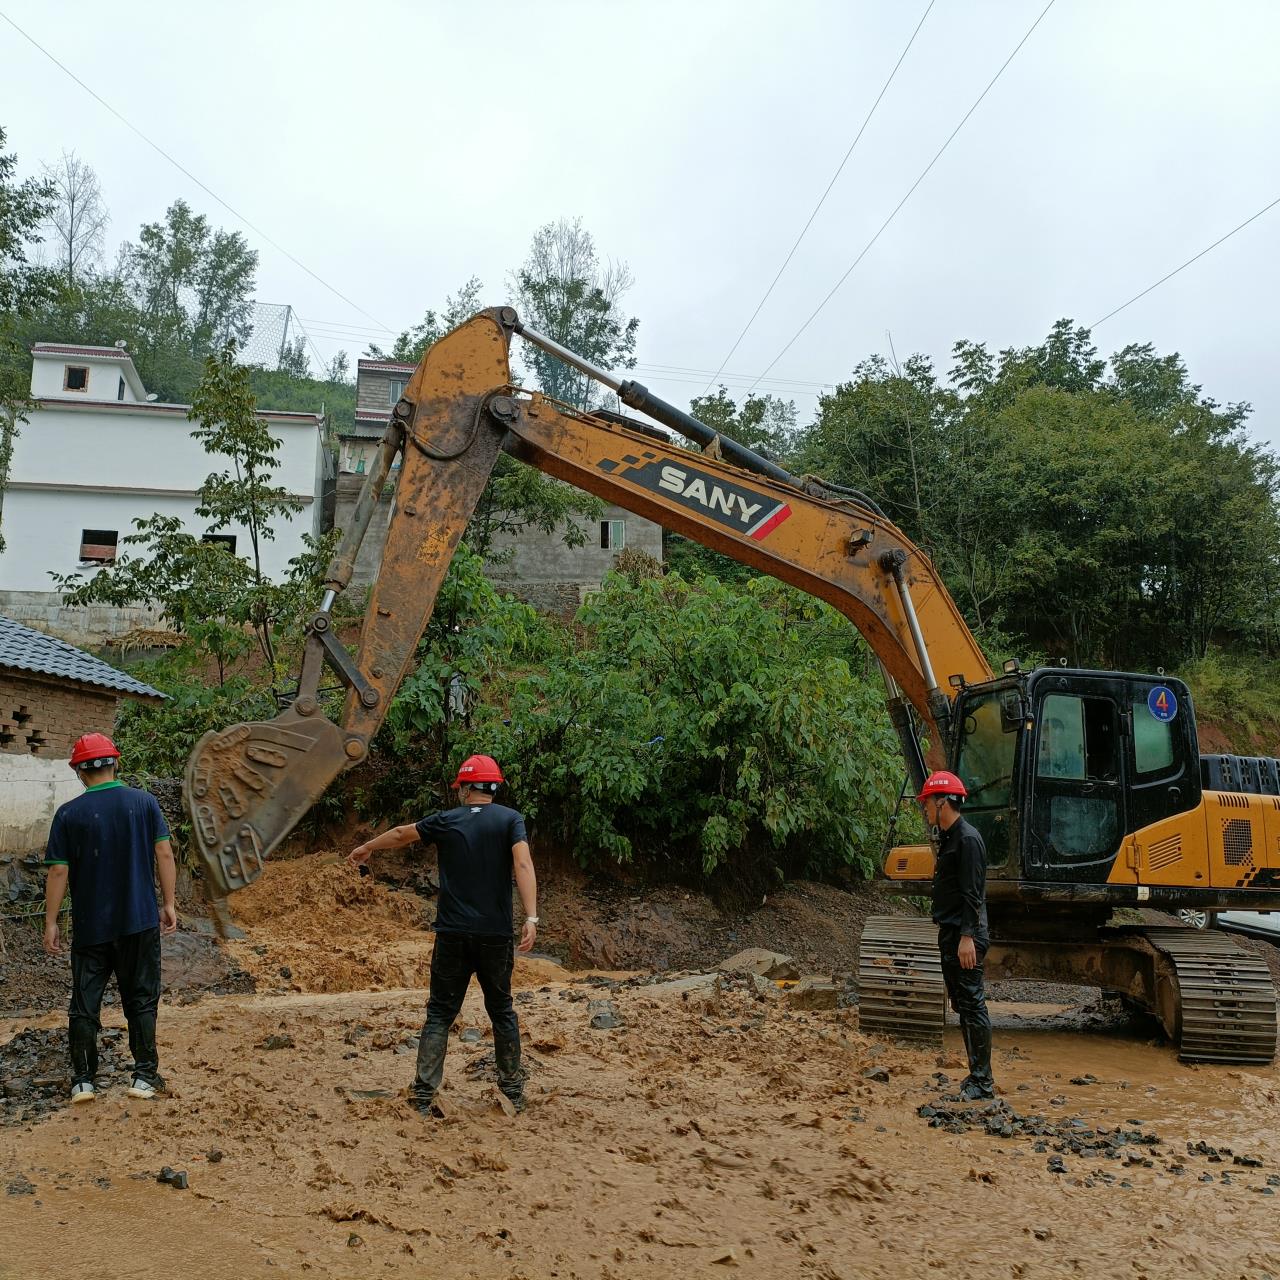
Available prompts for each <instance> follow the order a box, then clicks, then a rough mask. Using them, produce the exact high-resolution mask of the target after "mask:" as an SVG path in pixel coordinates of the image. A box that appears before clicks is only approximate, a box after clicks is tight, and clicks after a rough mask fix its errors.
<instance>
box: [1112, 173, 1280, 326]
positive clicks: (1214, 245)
mask: <svg viewBox="0 0 1280 1280" xmlns="http://www.w3.org/2000/svg"><path fill="white" fill-rule="evenodd" d="M1278 204H1280V196H1277V197H1276V198H1275V199H1274V200H1273V201H1272V202H1271V203H1270V204H1268V205H1264V206H1263V207H1262V208H1261V209H1259V210H1258V212H1257V213H1255V214H1254V215H1253V217H1251V218H1246V219H1245V220H1244V221H1243V222H1242V223H1241V224H1240V225H1239V226H1238V227H1232V228H1231V230H1230V231H1228V232H1227V234H1226V235H1225V236H1220V237H1219V238H1218V239H1217V240H1215V241H1214V242H1213V243H1212V244H1211V245H1210V246H1209V247H1208V248H1207V249H1201V250H1200V252H1199V253H1197V254H1196V256H1195V257H1194V258H1188V259H1187V260H1186V262H1184V263H1183V264H1182V266H1180V267H1174V269H1173V270H1172V271H1170V272H1169V274H1168V275H1167V276H1161V277H1160V279H1159V280H1157V281H1156V282H1155V284H1150V285H1148V286H1147V287H1146V288H1145V289H1143V291H1142V292H1141V293H1135V294H1134V295H1133V297H1132V298H1130V299H1129V301H1128V302H1122V303H1121V304H1120V305H1119V306H1118V307H1117V308H1116V309H1115V310H1114V311H1108V312H1107V314H1106V315H1105V316H1103V317H1102V319H1101V320H1095V321H1094V322H1093V323H1092V324H1091V325H1090V326H1089V328H1090V329H1096V328H1097V327H1098V326H1099V325H1100V324H1103V323H1105V322H1106V321H1107V320H1110V319H1111V317H1112V316H1117V315H1119V314H1120V312H1122V311H1123V310H1124V309H1125V307H1131V306H1133V304H1134V303H1135V302H1137V301H1138V299H1139V298H1145V297H1146V296H1147V294H1149V293H1150V292H1151V291H1152V289H1158V288H1159V287H1160V286H1161V285H1162V284H1164V282H1165V281H1166V280H1172V279H1173V277H1174V276H1176V275H1177V274H1178V272H1179V271H1185V270H1186V269H1187V268H1188V267H1189V266H1190V265H1191V264H1192V263H1193V262H1199V261H1200V259H1201V258H1203V257H1204V255H1205V254H1206V253H1210V252H1212V251H1213V250H1214V249H1216V248H1217V247H1218V246H1219V245H1220V244H1222V243H1223V242H1224V241H1226V240H1230V239H1231V237H1232V236H1233V235H1235V233H1236V232H1237V231H1243V230H1244V229H1245V227H1247V226H1248V225H1249V223H1251V222H1256V221H1257V220H1258V219H1259V218H1260V217H1262V215H1263V214H1264V213H1266V212H1267V210H1268V209H1274V208H1275V207H1276V205H1278Z"/></svg>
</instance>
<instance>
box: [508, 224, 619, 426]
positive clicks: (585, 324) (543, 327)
mask: <svg viewBox="0 0 1280 1280" xmlns="http://www.w3.org/2000/svg"><path fill="white" fill-rule="evenodd" d="M632 284H633V280H632V276H631V272H630V270H629V269H628V267H627V265H626V263H625V262H606V263H605V264H604V265H603V266H601V264H600V259H599V256H598V255H597V253H596V246H595V241H594V240H593V239H592V238H591V233H590V232H589V231H587V230H586V229H585V228H584V227H583V225H582V219H581V218H575V219H573V220H572V221H570V220H569V219H567V218H561V219H560V220H559V221H558V222H548V223H547V224H546V225H545V226H542V227H539V228H538V230H537V231H535V232H534V235H533V243H532V245H531V246H530V248H529V256H528V257H527V258H526V259H525V261H524V264H523V265H522V266H521V267H520V268H519V270H517V271H516V273H515V275H514V277H513V279H512V286H513V292H514V294H515V298H516V305H517V307H518V308H519V311H520V318H521V319H522V320H523V321H524V322H525V323H526V324H528V325H530V326H531V327H533V328H534V329H537V330H539V331H540V332H542V333H544V334H546V335H547V337H549V338H553V339H554V340H555V341H556V342H558V343H560V344H561V346H565V347H568V348H569V350H570V351H573V352H576V353H577V354H578V355H580V356H582V357H583V358H584V359H587V360H590V361H591V362H592V363H593V364H597V365H600V366H601V367H602V368H606V369H614V370H617V369H631V368H633V367H634V366H635V362H636V357H635V349H636V334H637V331H638V330H639V328H640V321H639V320H637V319H636V318H635V317H634V316H632V317H630V318H628V317H627V316H626V315H625V314H624V313H623V311H622V298H623V296H624V295H625V294H626V293H627V292H628V291H629V290H630V288H631V286H632ZM524 355H525V356H526V358H527V359H528V361H529V364H530V367H531V369H532V372H533V376H534V379H535V381H536V382H537V384H538V386H539V387H540V388H541V389H542V390H543V391H545V392H546V393H547V395H549V396H554V397H555V398H556V399H557V400H561V401H563V402H564V403H565V404H571V405H573V406H575V407H576V408H578V409H590V408H593V407H594V406H595V405H597V404H599V403H600V401H601V399H602V397H603V391H602V389H601V388H600V387H599V385H598V384H596V383H594V382H592V381H591V379H590V378H588V377H586V376H585V375H584V374H581V373H579V372H578V371H577V370H576V369H572V368H570V367H569V366H568V365H566V364H564V363H563V362H562V361H560V360H557V359H556V358H555V357H554V356H549V355H547V354H546V353H545V352H543V351H540V350H539V349H538V348H536V347H533V346H527V347H526V348H525V351H524Z"/></svg>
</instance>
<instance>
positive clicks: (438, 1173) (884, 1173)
mask: <svg viewBox="0 0 1280 1280" xmlns="http://www.w3.org/2000/svg"><path fill="white" fill-rule="evenodd" d="M283 865H285V866H288V865H289V864H283ZM255 889H257V890H258V896H257V897H256V898H255V897H254V896H253V894H252V891H250V892H248V893H246V894H244V895H241V898H242V899H243V900H244V901H243V904H242V905H243V915H242V920H243V922H244V924H245V927H246V928H247V929H248V930H249V933H250V936H249V937H248V938H247V939H246V940H245V941H243V942H238V943H236V944H233V947H232V948H231V950H232V951H233V953H234V954H235V956H236V958H237V961H238V962H239V963H241V964H243V965H244V967H245V968H248V969H251V970H252V971H253V973H254V977H255V979H256V980H257V982H258V994H256V995H252V996H244V995H226V996H221V997H208V998H205V999H203V1000H201V1001H200V1002H199V1003H197V1004H194V1005H190V1006H184V1007H175V1006H172V1005H166V1006H165V1007H164V1008H163V1010H162V1013H161V1024H160V1027H161V1031H160V1039H161V1045H162V1069H163V1070H164V1072H165V1074H166V1076H167V1077H168V1078H169V1080H170V1082H171V1085H172V1089H171V1092H170V1094H169V1095H168V1096H166V1097H164V1098H162V1099H161V1100H158V1101H156V1102H154V1103H149V1104H141V1103H136V1102H130V1101H129V1100H128V1099H127V1098H126V1097H125V1096H124V1094H123V1091H122V1089H121V1088H120V1087H118V1086H115V1087H110V1088H107V1089H106V1090H105V1091H104V1093H103V1094H102V1096H101V1097H100V1098H99V1099H98V1100H97V1101H96V1102H94V1103H93V1104H91V1105H90V1106H88V1107H81V1108H77V1109H75V1110H72V1109H71V1108H64V1109H62V1110H60V1111H58V1112H56V1113H55V1114H53V1115H52V1116H50V1117H48V1118H43V1119H40V1120H39V1122H37V1123H33V1124H30V1125H21V1124H20V1125H17V1126H9V1127H0V1242H2V1244H0V1277H6V1278H7V1277H14V1278H15V1280H16V1278H17V1277H22V1278H23V1280H26V1278H27V1277H44V1276H50V1277H52V1276H58V1277H115V1276H122V1275H130V1276H139V1277H143V1278H144V1280H152V1278H153V1277H154V1278H156V1280H159V1277H162V1276H163V1277H170V1276H173V1275H183V1274H185V1275H189V1276H193V1277H202V1278H203V1277H210V1278H213V1280H219V1278H221V1277H224V1276H225V1277H228V1278H230V1277H235V1278H236V1280H239V1278H240V1277H258V1276H272V1277H279V1276H293V1275H298V1276H303V1275H306V1276H334V1277H350V1278H353V1280H354V1278H356V1277H360V1278H362V1280H363V1278H365V1277H369V1276H374V1275H379V1276H380V1275H390V1276H395V1275H403V1276H433V1277H443V1278H444V1280H455V1278H461V1277H485V1278H486V1280H489V1278H490V1277H503V1278H512V1280H514V1278H516V1277H524V1278H526V1280H533V1278H535V1277H552V1276H554V1277H565V1278H570V1277H591V1278H592V1280H596V1278H599V1280H606V1278H611V1280H617V1278H621V1277H633V1276H646V1277H649V1276H653V1277H677V1276H678V1277H689V1276H723V1275H725V1274H738V1275H744V1276H746V1275H751V1276H761V1277H764V1276H768V1277H771V1278H772V1277H790V1276H801V1277H810V1276H812V1277H819V1278H826V1280H833V1278H838V1277H845V1278H848V1280H852V1278H853V1277H883V1278H886V1280H887V1278H890V1277H892V1278H895V1280H896V1278H897V1277H916V1276H933V1275H937V1274H940V1273H941V1274H948V1273H949V1274H951V1275H976V1274H981V1275H983V1276H984V1277H986V1276H993V1277H1005V1276H1008V1277H1032V1278H1037V1280H1058V1278H1059V1277H1062V1276H1071V1275H1077V1274H1079V1275H1100V1276H1108V1277H1109V1276H1145V1277H1182V1276H1187V1275H1195V1276H1215V1277H1216V1276H1222V1277H1237V1276H1238V1277H1249V1280H1255V1278H1257V1277H1261V1276H1263V1275H1265V1274H1268V1273H1270V1274H1272V1275H1273V1276H1275V1277H1276V1278H1277V1280H1280V1229H1278V1217H1280V1214H1278V1212H1277V1211H1278V1210H1280V1187H1276V1186H1269V1185H1268V1181H1267V1179H1268V1178H1277V1179H1278V1180H1280V1125H1278V1124H1277V1120H1276V1117H1277V1115H1278V1114H1280V1107H1278V1106H1277V1104H1278V1103H1280V1070H1278V1069H1277V1068H1275V1067H1268V1068H1264V1069H1231V1068H1218V1067H1207V1066H1204V1067H1192V1066H1186V1065H1181V1064H1179V1063H1178V1062H1177V1060H1176V1058H1175V1056H1174V1054H1173V1053H1172V1052H1171V1051H1170V1050H1169V1048H1168V1047H1167V1046H1165V1045H1163V1044H1160V1043H1159V1042H1152V1041H1149V1040H1148V1039H1146V1038H1145V1036H1146V1034H1147V1032H1146V1031H1145V1029H1144V1028H1143V1027H1142V1026H1134V1027H1129V1028H1125V1029H1121V1030H1120V1031H1118V1032H1117V1031H1112V1032H1111V1033H1109V1034H1106V1035H1102V1034H1080V1033H1075V1034H1070V1033H1066V1032H1063V1031H1061V1030H1057V1029H1050V1030H1045V1029H1043V1028H1045V1027H1050V1028H1054V1027H1056V1026H1057V1025H1058V1024H1059V1023H1060V1022H1061V1021H1063V1020H1064V1019H1065V1018H1070V1017H1073V1016H1074V1015H1073V1013H1072V1011H1071V1010H1069V1009H1067V1008H1066V1007H1065V1006H1060V1005H1046V1004H1036V1005H1032V1004H1024V1005H1014V1004H1009V1003H1004V1004H1000V1005H998V1006H995V1008H994V1010H993V1011H994V1013H995V1014H996V1019H997V1024H998V1027H999V1029H998V1031H997V1034H996V1044H997V1051H996V1058H995V1063H996V1070H997V1078H998V1081H999V1084H1000V1087H1001V1089H1002V1093H1003V1098H1004V1101H1005V1103H1006V1104H1007V1106H1008V1107H1009V1108H1011V1114H1013V1115H1015V1116H1016V1117H1020V1118H1023V1119H1026V1120H1029V1121H1030V1122H1032V1127H1033V1128H1038V1129H1039V1130H1040V1131H1041V1136H1037V1135H1036V1134H1034V1133H1026V1132H1015V1131H1013V1130H1014V1126H1012V1125H1010V1126H1009V1127H1010V1129H1011V1136H1009V1137H1000V1136H991V1135H990V1134H989V1133H987V1132H986V1131H985V1129H984V1125H985V1119H984V1118H983V1117H979V1118H978V1119H977V1122H976V1127H975V1126H973V1125H960V1126H958V1127H959V1128H960V1129H961V1131H960V1132H949V1131H947V1129H946V1128H941V1127H940V1128H931V1127H929V1119H928V1118H922V1117H921V1115H920V1114H919V1109H920V1108H921V1107H926V1108H929V1109H930V1110H932V1111H934V1112H936V1111H937V1110H938V1109H939V1108H944V1109H945V1108H947V1107H953V1108H954V1105H955V1104H949V1103H946V1102H945V1101H944V1098H945V1095H946V1093H947V1084H946V1083H944V1082H943V1081H940V1080H939V1079H938V1073H941V1074H942V1075H945V1076H948V1077H950V1080H951V1082H952V1087H954V1082H955V1081H956V1080H958V1078H959V1076H960V1075H961V1074H962V1071H963V1068H962V1067H961V1065H960V1060H959V1058H958V1056H957V1051H958V1048H959V1044H958V1037H957V1036H956V1034H955V1032H954V1031H952V1032H949V1033H948V1042H947V1047H946V1051H945V1052H944V1053H943V1054H942V1055H936V1054H930V1053H922V1052H916V1051H909V1050H905V1049H903V1048H900V1047H893V1046H888V1045H885V1044H882V1043H879V1042H875V1041H872V1040H869V1039H865V1038H863V1037H862V1036H861V1035H859V1034H858V1032H857V1029H856V1016H855V1015H854V1013H853V1012H852V1011H833V1012H814V1013H800V1012H796V1011H793V1010H791V1009H790V1008H789V1007H788V1006H787V1004H786V1001H785V1000H784V999H782V998H781V997H765V996H763V995H761V994H760V993H758V992H757V991H756V990H755V988H754V986H752V987H750V988H748V987H747V986H746V983H745V980H744V981H742V982H740V983H733V982H728V983H722V984H721V986H720V988H717V987H715V986H712V987H710V988H709V989H702V990H698V989H696V988H695V989H692V990H691V989H689V987H688V986H687V984H673V985H672V986H671V987H670V988H668V989H667V990H666V991H663V990H661V989H652V988H647V987H643V986H626V985H624V986H621V987H618V988H617V989H615V990H612V991H605V990H601V989H600V987H599V986H596V985H591V984H588V983H584V982H574V981H571V980H569V976H568V975H566V974H565V973H564V972H563V971H562V970H560V969H559V968H558V967H557V966H555V965H554V964H551V963H549V962H546V961H538V960H527V959H522V960H521V961H520V963H519V964H518V967H517V973H516V980H515V986H516V988H517V1002H518V1003H517V1009H518V1011H519V1014H520V1019H521V1024H522V1027H523V1030H524V1035H525V1044H526V1065H527V1067H528V1071H529V1080H528V1096H529V1100H530V1105H529V1108H528V1110H527V1111H526V1112H525V1113H524V1114H523V1115H521V1116H518V1117H514V1118H512V1117H508V1116H507V1115H506V1114H505V1113H504V1112H503V1111H502V1110H501V1108H500V1107H499V1105H498V1103H497V1099H496V1094H495V1090H494V1087H493V1084H492V1082H491V1072H492V1041H491V1039H490V1037H489V1033H488V1024H487V1020H486V1019H485V1016H484V1012H483V1008H482V1007H481V1004H480V1000H479V997H478V995H477V994H476V993H474V992H473V993H472V995H471V996H470V997H469V998H468V1001H467V1004H466V1005H465V1007H464V1009H463V1013H462V1016H461V1018H460V1020H459V1024H458V1027H457V1029H456V1034H455V1036H454V1038H453V1039H452V1041H451V1047H450V1052H449V1061H448V1064H447V1068H446V1086H445V1089H444V1091H443V1093H442V1095H441V1096H442V1100H443V1101H444V1103H445V1104H446V1110H447V1115H446V1118H445V1119H444V1120H436V1121H430V1122H427V1121H424V1120H423V1119H422V1118H421V1117H419V1116H418V1115H417V1114H416V1113H414V1112H412V1111H410V1110H409V1109H408V1108H407V1107H406V1105H405V1103H404V1101H403V1098H402V1096H401V1094H402V1090H403V1088H404V1086H405V1085H406V1084H407V1082H408V1080H409V1077H410V1075H411V1072H412V1064H413V1051H414V1044H413V1037H414V1036H415V1035H416V1033H417V1031H418V1029H419V1026H420V1023H421V1019H422V1012H423V992H422V990H421V983H422V981H423V980H424V978H425V974H426V971H427V966H428V964H429V957H430V943H429V938H428V936H427V935H425V934H424V933H423V932H422V930H421V927H420V925H421V921H420V913H419V911H418V908H417V907H416V906H415V904H414V903H413V902H412V901H411V900H409V899H407V898H402V897H400V896H398V895H394V894H388V893H387V891H386V890H385V889H382V888H379V887H378V886H372V885H368V884H360V883H359V882H355V883H353V878H352V877H349V876H346V877H344V876H342V875H341V873H340V869H337V868H332V869H329V870H328V871H323V873H322V874H320V875H315V874H312V873H311V872H310V871H306V870H304V869H302V868H297V869H295V870H294V871H292V872H283V873H281V874H279V875H277V876H276V877H274V879H272V880H271V881H270V883H269V878H268V877H266V876H264V877H263V880H262V881H260V882H259V883H258V885H256V886H255ZM268 890H269V891H270V892H269V893H268ZM286 970H287V971H288V972H287V974H286V973H285V971H286ZM371 988H373V989H371ZM377 988H382V989H377ZM602 996H604V997H608V998H609V999H610V1000H611V1001H612V1005H613V1011H614V1013H615V1014H616V1020H617V1022H618V1023H619V1024H620V1025H617V1026H615V1027H613V1028H612V1029H606V1030H598V1029H594V1028H593V1027H592V1025H591V1022H592V1016H593V1012H594V1011H593V1008H592V1001H593V1000H595V999H597V998H600V997H602ZM60 1021H61V1015H59V1014H54V1015H50V1017H49V1018H48V1019H38V1020H25V1021H24V1022H22V1023H21V1024H19V1023H11V1024H8V1025H7V1026H6V1025H5V1024H0V1044H2V1043H3V1042H4V1041H5V1040H6V1039H7V1038H8V1037H9V1036H10V1035H12V1034H14V1033H16V1032H17V1031H18V1030H20V1029H21V1028H22V1027H23V1026H30V1025H34V1023H35V1022H40V1023H44V1024H47V1025H49V1026H56V1025H58V1023H59V1022H60ZM107 1021H108V1022H109V1023H110V1022H112V1021H114V1022H115V1023H117V1024H118V1022H119V1016H118V1012H116V1011H112V1014H111V1016H110V1017H109V1018H108V1019H107ZM269 1045H280V1046H283V1047H279V1048H270V1047H268V1046H269ZM876 1068H884V1069H885V1070H886V1071H887V1072H888V1076H889V1078H888V1082H887V1083H877V1082H875V1081H873V1080H870V1079H868V1078H867V1076H866V1074H865V1073H866V1072H868V1071H870V1070H873V1069H876ZM0 1070H2V1068H0ZM1073 1078H1076V1079H1080V1080H1084V1081H1086V1083H1083V1084H1072V1083H1071V1081H1072V1079H1073ZM2 1083H3V1081H0V1084H2ZM1002 1114H1003V1113H1002ZM935 1118H936V1116H935ZM1073 1122H1077V1123H1075V1124H1073ZM996 1128H997V1133H998V1132H999V1125H997V1126H996ZM1050 1130H1051V1131H1052V1135H1054V1136H1051V1137H1049V1138H1047V1139H1046V1138H1045V1137H1044V1136H1043V1133H1044V1132H1045V1131H1050ZM1117 1130H1120V1131H1123V1132H1124V1133H1126V1134H1134V1133H1137V1134H1139V1135H1153V1136H1154V1138H1155V1141H1154V1142H1146V1141H1145V1140H1143V1141H1141V1142H1138V1141H1135V1142H1133V1143H1129V1142H1128V1140H1127V1139H1126V1144H1125V1145H1124V1146H1123V1147H1121V1148H1120V1149H1119V1150H1118V1151H1117V1152H1116V1158H1114V1159H1108V1158H1106V1155H1105V1152H1102V1151H1100V1150H1093V1149H1090V1150H1089V1151H1088V1152H1087V1153H1086V1151H1085V1150H1084V1149H1082V1144H1081V1143H1080V1142H1079V1141H1077V1140H1076V1138H1075V1135H1077V1134H1088V1135H1097V1134H1101V1133H1104V1131H1105V1133H1106V1134H1107V1135H1114V1133H1115V1131H1117ZM1057 1135H1066V1137H1065V1139H1063V1138H1061V1137H1059V1136H1057ZM1093 1140H1094V1139H1093V1138H1092V1137H1091V1139H1090V1141H1093ZM1188 1143H1192V1144H1193V1145H1194V1144H1204V1146H1203V1148H1199V1147H1197V1150H1196V1152H1193V1153H1189V1152H1188V1151H1187V1144H1188ZM1038 1145H1040V1146H1041V1147H1042V1149H1040V1150H1037V1146H1038ZM1228 1148H1229V1149H1230V1152H1229V1153H1228V1154H1225V1155H1224V1154H1222V1153H1223V1151H1224V1150H1225V1149H1228ZM1210 1150H1212V1151H1213V1152H1214V1153H1215V1154H1216V1155H1217V1159H1216V1160H1214V1159H1211V1158H1210V1156H1209V1155H1208V1154H1207V1152H1208V1151H1210ZM1237 1156H1242V1157H1244V1158H1246V1159H1247V1160H1249V1161H1250V1162H1253V1161H1256V1162H1257V1165H1256V1166H1255V1165H1253V1164H1252V1163H1250V1164H1245V1165H1241V1164H1237V1163H1236V1162H1235V1159H1236V1157H1237ZM1055 1159H1056V1160H1057V1161H1059V1162H1060V1167H1061V1170H1062V1171H1061V1172H1053V1171H1052V1170H1051V1168H1050V1165H1051V1163H1052V1162H1053V1161H1054V1160H1055ZM1148 1161H1149V1163H1148ZM163 1166H170V1167H172V1168H173V1169H176V1170H180V1171H184V1172H186V1173H187V1175H188V1179H189V1189H187V1190H185V1191H183V1190H175V1189H174V1188H172V1187H171V1186H169V1185H164V1184H161V1183H158V1182H157V1181H156V1180H155V1175H156V1174H157V1173H158V1172H159V1171H160V1169H161V1168H162V1167H163ZM1224 1175H1225V1177H1224ZM1202 1179H1207V1180H1205V1181H1202ZM1268 1190H1270V1191H1273V1192H1276V1193H1277V1194H1275V1195H1267V1194H1265V1192H1266V1191H1268Z"/></svg>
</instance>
